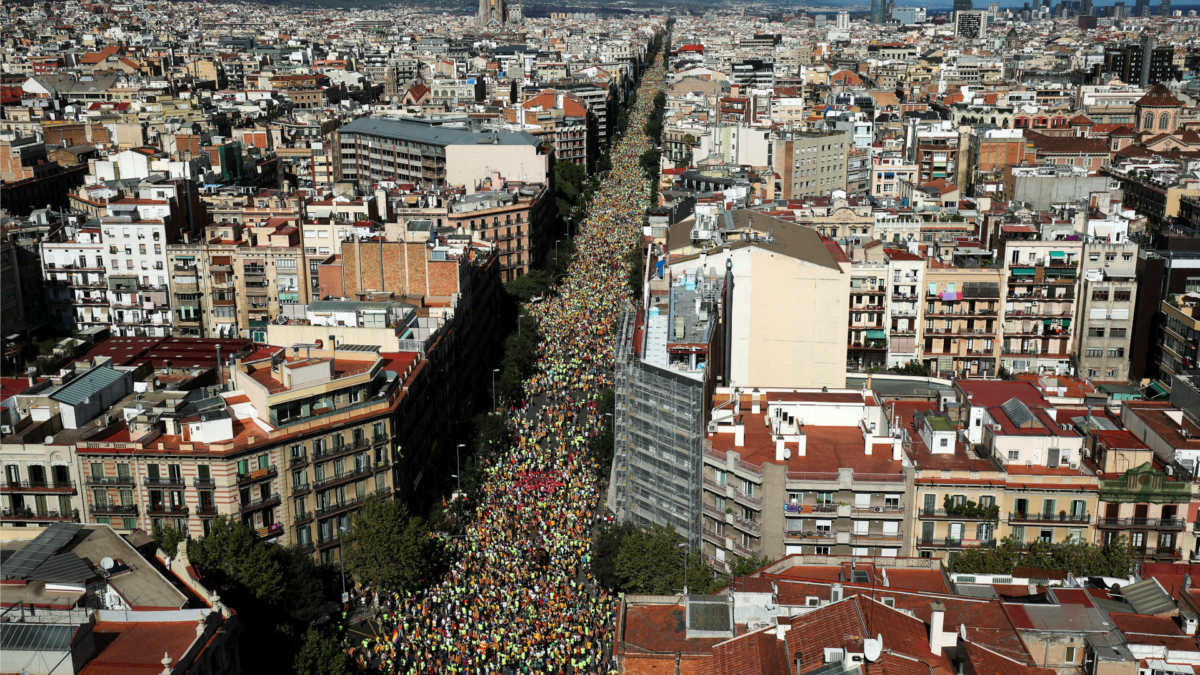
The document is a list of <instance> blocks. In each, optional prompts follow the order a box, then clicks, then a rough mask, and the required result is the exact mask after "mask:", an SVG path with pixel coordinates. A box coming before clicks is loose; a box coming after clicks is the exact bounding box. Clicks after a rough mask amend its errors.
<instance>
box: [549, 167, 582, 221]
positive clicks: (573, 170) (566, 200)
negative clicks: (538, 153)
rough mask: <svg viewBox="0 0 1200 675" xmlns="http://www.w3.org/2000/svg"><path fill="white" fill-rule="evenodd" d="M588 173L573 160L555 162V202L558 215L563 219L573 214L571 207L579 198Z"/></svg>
mask: <svg viewBox="0 0 1200 675" xmlns="http://www.w3.org/2000/svg"><path fill="white" fill-rule="evenodd" d="M586 178H587V173H586V172H585V171H584V169H583V167H582V166H580V165H578V164H575V163H573V162H565V161H558V162H556V163H555V164H554V204H555V206H556V207H557V208H558V217H559V218H560V219H562V220H563V221H565V220H567V219H568V218H570V216H571V209H573V208H575V205H576V204H577V203H578V200H579V193H580V190H581V189H582V186H583V182H584V180H585V179H586Z"/></svg>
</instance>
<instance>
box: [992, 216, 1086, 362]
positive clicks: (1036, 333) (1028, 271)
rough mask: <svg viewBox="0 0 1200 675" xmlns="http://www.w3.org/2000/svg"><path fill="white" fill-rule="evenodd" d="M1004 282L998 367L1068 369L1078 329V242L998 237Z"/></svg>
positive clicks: (1080, 249)
mask: <svg viewBox="0 0 1200 675" xmlns="http://www.w3.org/2000/svg"><path fill="white" fill-rule="evenodd" d="M1001 255H1002V256H1003V258H1004V272H1005V275H1004V276H1005V285H1006V287H1007V298H1006V313H1005V316H1004V345H1003V348H1004V352H1005V354H1006V357H1005V358H1004V361H1003V364H1002V365H1003V366H1004V367H1005V369H1007V370H1008V371H1010V372H1039V370H1040V369H1049V370H1051V371H1053V372H1062V373H1064V374H1065V373H1067V372H1069V369H1070V368H1071V367H1072V365H1073V364H1072V355H1073V354H1074V353H1075V345H1076V344H1077V336H1078V331H1079V327H1078V326H1077V325H1073V322H1074V321H1076V319H1077V317H1076V300H1077V298H1078V294H1079V261H1080V259H1081V257H1082V255H1083V243H1082V242H1079V241H1041V240H1003V246H1002V247H1001Z"/></svg>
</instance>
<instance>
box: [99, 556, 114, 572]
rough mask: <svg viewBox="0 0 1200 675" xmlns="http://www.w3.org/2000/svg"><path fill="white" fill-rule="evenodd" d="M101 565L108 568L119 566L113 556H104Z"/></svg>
mask: <svg viewBox="0 0 1200 675" xmlns="http://www.w3.org/2000/svg"><path fill="white" fill-rule="evenodd" d="M100 566H101V567H103V568H104V569H106V570H111V569H112V568H114V567H116V566H117V563H115V562H113V559H112V558H104V559H103V560H101V561H100Z"/></svg>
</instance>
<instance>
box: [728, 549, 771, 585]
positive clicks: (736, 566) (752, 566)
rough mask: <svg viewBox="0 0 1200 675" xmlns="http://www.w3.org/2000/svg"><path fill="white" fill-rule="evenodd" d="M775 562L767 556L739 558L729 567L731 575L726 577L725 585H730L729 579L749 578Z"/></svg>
mask: <svg viewBox="0 0 1200 675" xmlns="http://www.w3.org/2000/svg"><path fill="white" fill-rule="evenodd" d="M773 562H775V561H774V560H771V559H770V558H769V557H767V556H765V555H764V556H762V557H761V558H760V557H758V556H750V557H748V558H746V557H743V556H740V555H739V556H738V557H737V558H735V559H734V561H733V564H731V565H729V573H728V574H726V575H725V582H724V583H725V584H726V585H727V584H728V583H729V579H732V578H734V577H748V576H750V575H751V574H754V573H755V572H757V571H759V570H761V569H762V568H764V567H766V566H767V565H770V564H771V563H773Z"/></svg>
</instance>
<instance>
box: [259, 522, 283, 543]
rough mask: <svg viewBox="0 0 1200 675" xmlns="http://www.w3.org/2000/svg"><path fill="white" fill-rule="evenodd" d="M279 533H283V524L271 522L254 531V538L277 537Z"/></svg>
mask: <svg viewBox="0 0 1200 675" xmlns="http://www.w3.org/2000/svg"><path fill="white" fill-rule="evenodd" d="M281 534H283V525H280V524H279V523H271V524H270V525H266V526H263V527H260V528H258V529H257V530H255V531H254V537H255V538H256V539H269V538H271V537H278V536H279V535H281Z"/></svg>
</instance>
